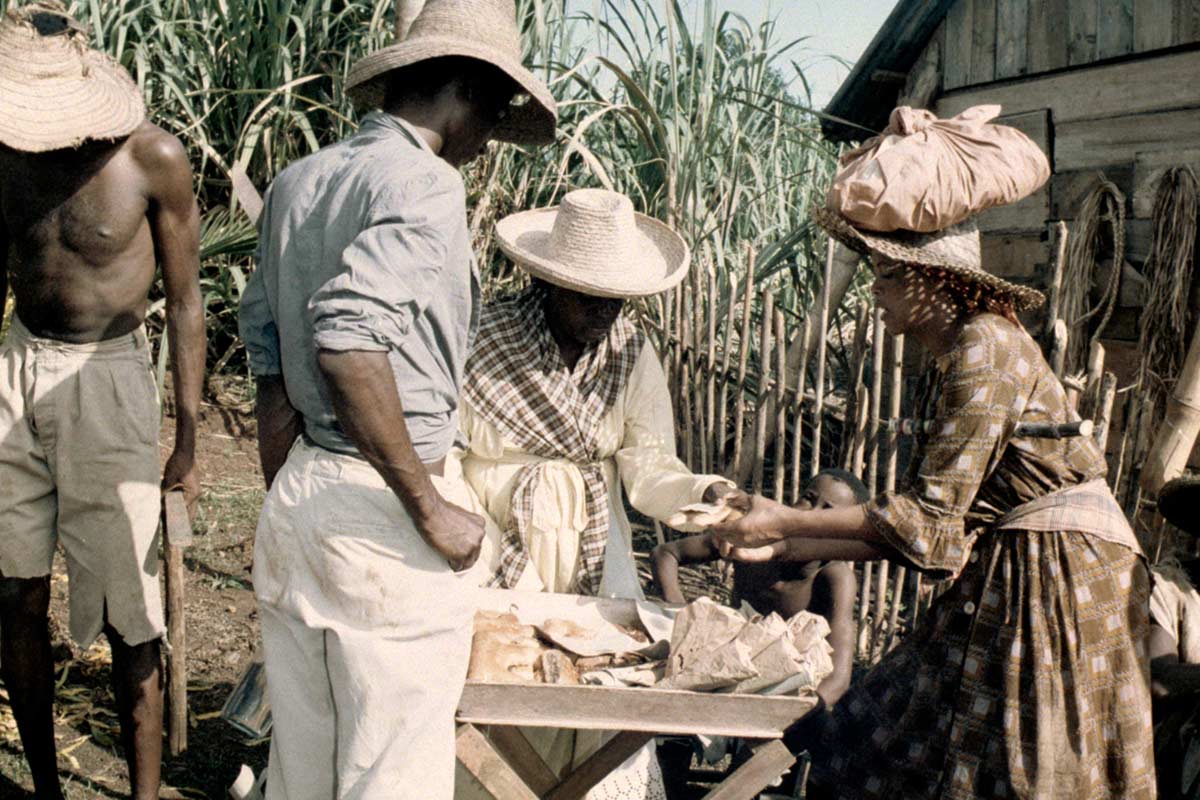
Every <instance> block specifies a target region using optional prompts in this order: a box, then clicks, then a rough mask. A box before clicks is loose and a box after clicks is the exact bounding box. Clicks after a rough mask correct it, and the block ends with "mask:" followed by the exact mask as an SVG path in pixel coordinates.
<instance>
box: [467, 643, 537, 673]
mask: <svg viewBox="0 0 1200 800" xmlns="http://www.w3.org/2000/svg"><path fill="white" fill-rule="evenodd" d="M545 649H546V648H545V647H543V646H542V645H541V643H539V642H538V641H537V640H536V639H513V638H510V637H508V636H505V635H504V634H500V635H494V634H488V633H485V634H483V635H480V636H476V637H475V639H474V640H473V641H472V643H471V662H470V664H469V666H468V668H467V679H468V680H473V681H487V682H489V683H523V682H524V683H533V682H535V681H537V679H538V678H537V675H536V672H535V666H536V665H537V663H538V659H539V658H540V657H541V655H542V653H543V652H545Z"/></svg>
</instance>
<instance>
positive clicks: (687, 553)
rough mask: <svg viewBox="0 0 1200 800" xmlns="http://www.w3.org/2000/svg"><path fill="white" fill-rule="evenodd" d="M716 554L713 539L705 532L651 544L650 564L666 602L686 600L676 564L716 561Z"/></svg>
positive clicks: (719, 555) (718, 554) (717, 556)
mask: <svg viewBox="0 0 1200 800" xmlns="http://www.w3.org/2000/svg"><path fill="white" fill-rule="evenodd" d="M720 557H721V554H720V553H718V552H717V543H716V539H714V538H713V537H712V536H711V535H709V534H707V533H701V534H697V535H695V536H688V537H685V538H683V539H677V540H675V541H673V542H665V543H664V544H660V545H659V546H658V547H655V548H654V553H653V556H652V563H651V568H652V569H653V571H654V580H655V582H656V583H657V584H658V587H659V589H660V590H661V591H662V596H663V599H664V600H666V601H667V602H668V603H686V602H687V599H686V598H685V597H684V596H683V591H682V590H681V589H680V588H679V565H680V564H704V563H708V562H710V561H716V560H717V559H718V558H720Z"/></svg>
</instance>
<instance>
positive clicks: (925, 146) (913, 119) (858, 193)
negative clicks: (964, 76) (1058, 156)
mask: <svg viewBox="0 0 1200 800" xmlns="http://www.w3.org/2000/svg"><path fill="white" fill-rule="evenodd" d="M999 114H1000V106H998V105H988V106H975V107H973V108H968V109H967V110H966V111H964V112H963V113H961V114H959V115H958V116H957V117H954V118H953V119H938V118H937V117H935V116H934V115H933V114H932V113H931V112H929V111H925V110H922V109H913V108H909V107H908V106H900V107H899V108H897V109H895V110H894V111H893V112H892V115H891V117H890V118H889V119H888V126H887V128H886V129H884V131H883V133H882V134H880V135H879V136H876V137H874V138H872V139H868V140H867V141H866V142H864V143H863V144H862V145H861V146H860V147H858V148H857V149H855V150H852V151H850V152H849V153H846V154H845V155H843V156H842V158H841V162H840V163H841V168H840V169H839V170H838V173H837V175H836V176H835V177H834V179H833V185H832V186H831V187H830V189H829V195H828V198H827V201H826V202H827V205H828V206H829V208H831V209H833V210H835V211H837V212H839V213H840V214H841V215H842V216H844V217H845V218H846V219H848V220H849V221H850V222H851V223H852V224H854V225H855V226H857V227H860V228H864V229H866V230H871V231H878V232H880V233H887V232H890V231H896V230H905V231H915V232H917V233H932V232H934V231H939V230H942V229H943V228H948V227H949V226H951V225H956V224H958V223H959V222H962V221H963V220H965V219H967V218H968V217H971V216H973V215H975V214H978V213H979V212H980V211H983V210H985V209H988V208H992V207H993V206H1001V205H1006V204H1008V203H1014V202H1016V201H1018V200H1020V199H1022V198H1024V197H1027V196H1028V195H1030V194H1032V193H1033V192H1035V191H1037V189H1038V187H1040V186H1041V185H1042V184H1043V183H1045V182H1046V181H1047V179H1049V177H1050V163H1049V162H1048V161H1047V160H1046V154H1045V153H1043V152H1042V150H1041V148H1039V147H1038V146H1037V145H1036V144H1034V142H1033V141H1032V140H1031V139H1030V138H1029V137H1028V136H1026V135H1025V134H1023V133H1021V132H1020V131H1019V130H1017V129H1016V128H1011V127H1009V126H1007V125H995V124H992V123H991V122H990V120H992V119H994V118H995V117H996V116H997V115H999Z"/></svg>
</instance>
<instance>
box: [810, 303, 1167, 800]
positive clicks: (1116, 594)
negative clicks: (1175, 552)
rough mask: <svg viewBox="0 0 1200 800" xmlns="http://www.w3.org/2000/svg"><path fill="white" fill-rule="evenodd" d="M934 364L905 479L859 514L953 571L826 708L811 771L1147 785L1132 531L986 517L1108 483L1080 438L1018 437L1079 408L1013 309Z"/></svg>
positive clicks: (939, 794)
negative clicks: (902, 486)
mask: <svg viewBox="0 0 1200 800" xmlns="http://www.w3.org/2000/svg"><path fill="white" fill-rule="evenodd" d="M937 367H938V370H937V377H936V378H935V379H934V380H933V381H932V382H931V388H930V391H929V392H928V393H927V395H928V396H927V398H926V400H925V401H924V403H923V406H924V408H925V409H926V414H925V417H926V418H932V419H934V420H935V423H934V427H933V430H932V431H931V433H930V434H929V435H928V436H924V437H922V440H921V441H918V443H917V447H918V450H917V453H916V454H915V458H914V462H913V463H914V469H913V471H912V473H911V474H910V477H909V484H908V489H907V490H906V491H904V492H899V493H896V492H888V493H885V494H883V495H881V496H880V497H878V498H877V499H875V500H874V501H872V502H871V503H870V504H869V505H868V518H869V520H870V521H871V523H872V524H873V525H874V526H875V528H876V529H877V530H878V531H879V533H880V534H881V535H882V536H883V538H884V539H886V540H887V542H888V543H889V544H890V545H891V546H892V547H893V548H894V549H895V550H896V551H897V552H898V553H899V554H900V556H901V557H902V558H903V559H905V560H906V561H907V562H908V563H909V564H910V565H911V566H913V567H915V568H917V569H919V570H922V571H923V572H924V573H926V574H927V575H930V576H932V577H934V578H938V579H944V578H948V577H954V580H953V582H952V583H951V584H950V586H949V588H948V589H947V591H946V592H944V593H943V594H942V595H941V596H940V597H939V598H938V599H937V600H936V601H935V602H934V604H933V606H932V608H931V609H930V612H929V614H928V615H927V617H926V618H925V619H924V621H923V624H922V625H921V626H920V627H919V628H917V629H916V630H914V631H913V632H912V634H911V635H910V636H908V637H907V639H906V640H905V641H904V643H903V644H902V645H901V646H900V647H898V648H897V649H896V650H894V651H893V652H892V653H891V654H889V655H888V656H887V657H886V658H885V659H884V660H883V661H882V662H881V663H880V664H879V665H878V666H877V667H876V668H875V669H874V670H872V671H871V672H870V673H868V675H867V676H866V677H865V678H864V679H863V681H862V682H861V683H860V684H858V685H857V686H855V687H854V688H852V689H851V691H850V692H849V693H848V694H847V695H846V696H845V697H844V698H843V699H842V700H841V702H839V703H838V704H837V706H836V707H835V708H834V709H833V711H832V713H831V715H830V716H829V718H828V719H827V720H826V724H825V728H824V736H823V737H822V741H821V743H820V745H819V746H818V748H817V751H818V752H817V753H816V756H817V760H816V764H817V768H818V771H819V772H818V777H820V778H823V780H821V783H822V784H825V785H826V786H827V787H828V788H829V789H830V790H831V791H832V792H833V795H834V796H837V797H840V798H888V800H901V798H903V800H926V798H946V799H950V798H954V799H957V798H963V800H965V799H966V798H1037V799H1038V800H1048V799H1053V798H1062V800H1067V799H1068V798H1069V799H1070V800H1100V798H1153V797H1154V794H1155V789H1154V762H1153V753H1152V727H1151V718H1150V691H1149V683H1150V678H1149V665H1148V662H1147V652H1148V651H1147V644H1148V635H1149V623H1148V621H1147V614H1148V597H1149V590H1150V585H1149V584H1150V582H1149V575H1148V571H1147V568H1146V566H1145V563H1144V559H1143V558H1142V556H1141V553H1140V551H1139V550H1138V548H1137V543H1136V540H1134V539H1133V537H1132V535H1131V534H1129V533H1128V531H1127V528H1126V529H1125V530H1126V533H1124V534H1114V535H1106V534H1103V532H1102V535H1096V533H1095V532H1093V533H1083V532H1078V531H1072V530H1070V525H1069V524H1068V525H1064V527H1065V528H1066V529H1065V530H1055V531H1029V530H1012V529H1008V530H995V529H994V527H993V526H994V524H995V523H996V522H997V520H999V519H1000V518H1001V517H1002V516H1004V515H1005V514H1007V513H1008V512H1009V511H1011V510H1012V509H1014V508H1016V507H1018V506H1021V505H1023V504H1025V503H1028V502H1030V501H1032V500H1035V499H1037V498H1040V497H1044V496H1045V495H1047V494H1050V493H1052V492H1056V491H1058V490H1062V489H1065V488H1068V487H1071V486H1075V485H1078V484H1083V483H1086V482H1088V481H1092V480H1094V479H1096V478H1099V477H1102V476H1103V474H1104V472H1105V463H1104V459H1103V457H1102V455H1101V453H1100V452H1099V450H1098V448H1097V447H1096V446H1095V444H1094V443H1093V441H1092V440H1091V438H1090V437H1083V438H1075V439H1064V440H1052V439H1032V438H1014V437H1013V436H1012V434H1013V430H1014V428H1015V426H1016V424H1017V423H1018V422H1067V421H1070V420H1072V419H1078V417H1076V416H1075V415H1074V413H1073V412H1071V411H1069V410H1068V408H1067V405H1066V398H1065V395H1064V392H1063V389H1062V385H1061V384H1060V383H1059V381H1058V380H1057V379H1056V378H1055V377H1054V374H1053V372H1051V370H1050V368H1049V367H1048V365H1047V364H1046V362H1045V360H1044V359H1043V358H1042V355H1041V352H1040V351H1039V349H1038V347H1037V345H1036V344H1035V343H1034V342H1033V340H1032V339H1031V338H1030V337H1029V336H1028V335H1027V334H1026V333H1025V332H1024V331H1022V330H1020V329H1019V328H1017V327H1016V326H1015V325H1013V324H1011V323H1009V322H1008V321H1006V320H1004V319H1002V318H1000V317H997V316H994V315H980V316H977V317H974V318H973V319H971V320H970V321H969V322H968V323H967V324H966V325H965V326H964V327H963V330H962V333H961V335H960V337H959V339H958V341H957V342H956V343H955V345H954V347H953V349H952V350H951V352H949V353H948V354H946V355H945V356H943V357H941V358H939V359H938V364H937ZM1117 527H1121V526H1117ZM1118 542H1120V543H1118ZM955 576H956V577H955ZM822 773H823V774H822Z"/></svg>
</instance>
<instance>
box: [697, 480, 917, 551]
mask: <svg viewBox="0 0 1200 800" xmlns="http://www.w3.org/2000/svg"><path fill="white" fill-rule="evenodd" d="M745 510H746V512H747V513H746V515H745V516H743V517H740V518H739V519H736V520H733V521H732V522H723V523H721V524H719V525H714V526H713V527H712V528H711V529H710V530H711V531H712V532H713V534H715V535H716V536H717V537H718V538H719V539H720V540H721V543H720V544H719V548H720V549H721V552H722V555H724V556H725V557H726V558H731V559H733V560H736V561H747V562H762V561H770V560H772V559H775V558H783V559H786V560H789V561H876V560H879V559H883V558H895V555H896V554H895V552H894V551H893V550H892V548H891V547H889V546H888V544H887V543H886V542H885V541H884V539H883V537H881V536H880V535H879V533H878V532H877V531H876V530H875V528H874V527H873V526H872V525H871V524H870V523H868V522H867V513H866V508H865V506H861V505H857V506H847V507H843V508H822V509H813V510H799V509H795V508H790V507H788V506H785V505H783V504H782V503H776V502H775V501H773V500H768V499H767V498H765V497H760V496H758V495H755V496H754V497H753V498H751V500H750V502H749V506H748V507H747V508H745Z"/></svg>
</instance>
